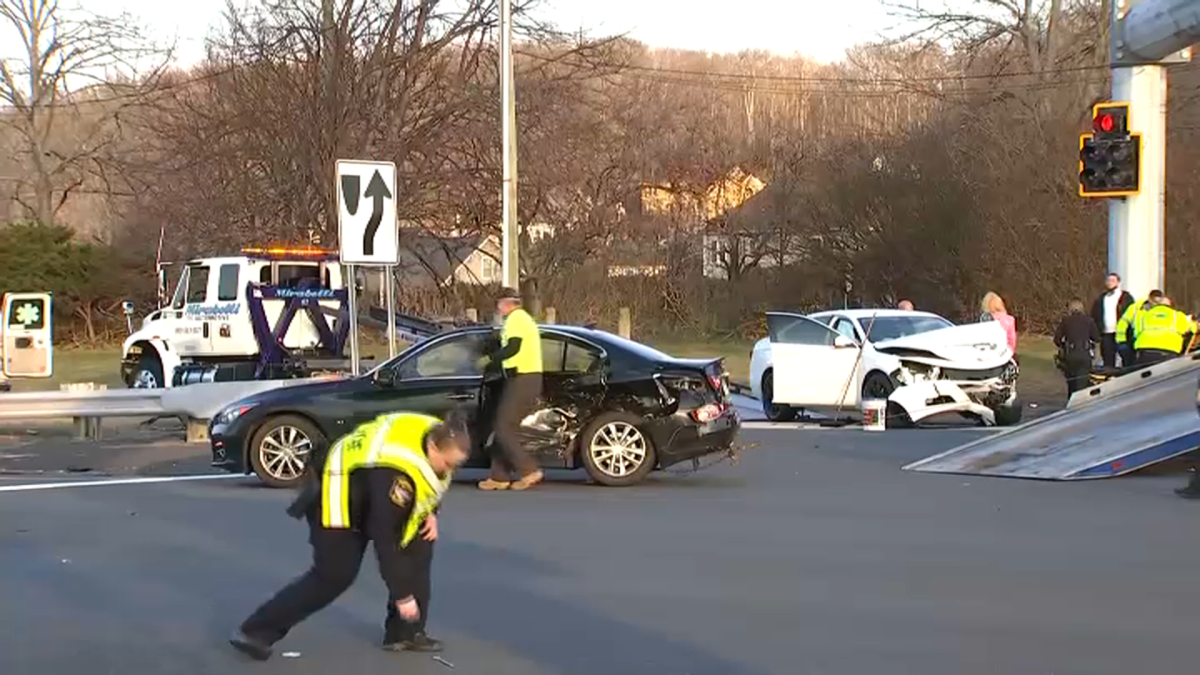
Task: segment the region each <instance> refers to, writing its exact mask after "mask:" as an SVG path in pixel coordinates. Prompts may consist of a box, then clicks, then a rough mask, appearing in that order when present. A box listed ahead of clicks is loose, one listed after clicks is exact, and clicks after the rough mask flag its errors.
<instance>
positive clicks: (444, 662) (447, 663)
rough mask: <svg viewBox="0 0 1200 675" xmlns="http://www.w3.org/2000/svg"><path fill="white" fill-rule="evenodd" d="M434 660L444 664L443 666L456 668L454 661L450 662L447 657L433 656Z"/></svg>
mask: <svg viewBox="0 0 1200 675" xmlns="http://www.w3.org/2000/svg"><path fill="white" fill-rule="evenodd" d="M433 660H434V661H437V662H438V663H440V664H442V665H443V666H446V667H447V668H454V664H453V663H450V662H449V661H447V660H446V659H443V658H442V657H440V656H435V657H433Z"/></svg>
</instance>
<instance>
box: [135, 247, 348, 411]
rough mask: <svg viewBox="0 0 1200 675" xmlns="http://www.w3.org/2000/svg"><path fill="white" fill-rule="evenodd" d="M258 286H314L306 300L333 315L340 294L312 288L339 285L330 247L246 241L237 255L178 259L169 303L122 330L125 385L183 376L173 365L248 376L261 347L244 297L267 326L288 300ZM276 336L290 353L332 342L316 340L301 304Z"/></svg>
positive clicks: (209, 375) (212, 375) (209, 374)
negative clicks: (258, 306) (126, 334)
mask: <svg viewBox="0 0 1200 675" xmlns="http://www.w3.org/2000/svg"><path fill="white" fill-rule="evenodd" d="M260 288H272V289H285V290H286V289H300V288H304V289H308V291H309V292H316V293H317V295H318V298H316V299H312V300H309V302H312V303H315V304H317V305H318V306H319V310H320V312H321V313H322V314H324V315H327V316H335V317H337V315H338V313H339V310H340V309H341V302H340V301H339V300H338V299H336V298H332V295H333V294H332V293H326V294H325V295H323V296H322V295H321V294H320V292H321V291H325V292H328V291H339V290H342V289H344V280H343V276H342V267H341V265H340V264H339V263H338V259H337V254H336V253H333V252H329V251H324V250H319V249H295V248H249V249H243V250H242V255H240V256H231V257H220V258H202V259H196V260H192V261H189V262H188V263H186V264H185V265H183V267H182V270H181V272H180V274H179V277H178V280H177V281H176V283H175V292H174V294H173V295H172V296H171V300H170V303H169V304H167V305H165V306H163V307H160V308H159V309H158V310H156V311H154V312H152V313H151V314H150V315H149V316H147V317H146V318H145V319H143V320H142V324H141V327H140V328H139V329H137V330H135V331H134V332H133V333H132V334H131V335H130V336H129V337H128V338H126V340H125V343H124V345H123V349H122V360H121V376H122V379H123V380H124V381H125V383H126V385H128V386H130V387H138V388H159V387H172V386H176V385H177V384H184V383H187V382H178V380H179V379H180V378H179V376H178V375H179V373H177V369H178V370H180V371H184V370H186V371H189V372H190V373H200V374H201V375H200V378H199V379H198V380H197V379H196V378H188V382H190V381H203V380H212V379H218V380H246V379H255V377H256V369H258V368H259V363H260V356H262V352H263V348H262V347H261V346H260V335H259V334H256V331H255V326H254V321H253V317H252V312H251V309H252V308H251V304H252V303H255V302H257V303H261V307H262V312H263V314H265V318H266V323H267V324H268V326H269V327H270V329H271V331H274V330H275V328H276V327H277V326H278V325H279V321H280V317H281V315H282V314H283V313H284V311H285V309H286V305H287V302H288V301H287V300H285V299H283V298H280V297H264V296H263V293H262V292H261V291H259V289H260ZM248 294H251V295H252V296H253V297H248ZM343 295H344V294H343ZM285 297H286V295H285ZM326 297H329V298H330V299H325V298H326ZM339 320H343V319H341V317H337V318H334V319H333V320H332V322H333V323H334V330H335V331H336V330H337V329H338V328H339V326H338V325H337V323H338V321H339ZM280 342H281V343H282V346H283V347H284V348H285V349H286V350H287V352H288V353H289V354H293V355H297V356H303V355H322V356H329V355H330V353H329V352H330V348H331V347H332V346H331V345H326V344H323V343H322V340H321V333H320V330H319V329H318V327H317V326H316V325H314V323H313V321H312V319H311V318H310V317H309V316H308V315H306V313H304V312H297V313H295V315H294V316H293V317H292V319H291V321H290V324H289V325H288V327H287V331H286V333H285V334H284V335H283V338H282V340H280ZM334 356H338V357H340V356H341V354H336V355H334ZM180 366H184V368H180ZM218 373H220V374H218ZM259 374H261V370H259Z"/></svg>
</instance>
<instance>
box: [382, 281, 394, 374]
mask: <svg viewBox="0 0 1200 675" xmlns="http://www.w3.org/2000/svg"><path fill="white" fill-rule="evenodd" d="M395 271H396V266H395V265H388V267H387V270H386V273H385V274H384V283H385V284H387V286H386V288H387V316H388V328H387V336H388V359H392V358H394V357H395V356H396V289H395V284H396V275H395Z"/></svg>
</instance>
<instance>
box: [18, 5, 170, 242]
mask: <svg viewBox="0 0 1200 675" xmlns="http://www.w3.org/2000/svg"><path fill="white" fill-rule="evenodd" d="M0 19H3V23H5V24H7V25H8V27H9V28H11V29H13V30H14V31H15V32H16V33H17V34H18V35H20V37H21V52H22V53H21V55H20V56H18V57H13V58H7V59H4V60H2V61H0V102H3V103H4V104H6V105H7V106H8V107H9V108H10V109H9V110H8V111H5V112H4V114H3V115H2V116H0V123H2V124H3V125H4V127H6V128H9V129H12V130H13V131H15V133H16V134H17V135H18V136H19V138H20V142H19V144H18V148H19V154H20V156H21V158H22V159H23V160H24V163H25V164H26V169H27V171H28V175H29V178H28V179H27V180H20V181H18V183H17V189H16V191H15V192H16V195H15V198H16V200H17V201H18V202H19V203H20V204H22V205H23V206H24V207H25V208H26V210H28V211H29V212H30V213H31V214H32V215H33V217H35V218H36V219H37V220H38V221H40V222H43V223H47V224H48V223H52V222H54V219H55V216H56V214H57V213H58V211H59V209H61V208H62V207H63V205H64V204H66V202H67V200H68V199H69V198H70V196H71V194H72V192H73V191H75V190H78V189H79V188H82V187H83V186H84V185H85V183H86V182H87V180H88V178H89V176H95V177H98V178H100V179H101V180H102V181H104V182H105V183H106V184H107V183H108V179H107V177H108V167H107V166H106V162H105V152H106V149H107V148H108V146H110V145H111V144H112V143H114V142H115V140H116V139H117V137H118V134H117V133H116V131H117V129H118V128H119V126H120V116H121V113H122V112H123V111H125V110H127V109H128V108H129V107H130V106H133V105H136V104H138V102H139V101H140V100H141V99H142V97H143V96H144V95H145V94H146V93H148V92H149V91H151V90H152V89H153V87H154V84H155V80H156V77H157V75H158V74H159V73H161V71H162V69H163V67H164V66H165V64H166V62H167V57H168V56H169V52H167V51H166V50H162V49H156V48H154V47H153V46H151V45H149V44H147V43H146V42H145V41H144V40H142V39H141V38H140V37H139V36H138V31H137V28H136V26H135V25H133V24H132V22H131V21H130V20H129V19H128V17H117V18H110V17H103V16H99V15H95V14H90V13H86V12H84V11H83V10H78V11H73V12H72V11H66V10H63V9H62V8H60V7H59V3H58V1H57V0H0ZM65 126H70V127H72V128H71V130H70V131H71V133H65V132H64V127H65ZM30 184H31V185H30Z"/></svg>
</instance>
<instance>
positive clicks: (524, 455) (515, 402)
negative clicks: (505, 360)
mask: <svg viewBox="0 0 1200 675" xmlns="http://www.w3.org/2000/svg"><path fill="white" fill-rule="evenodd" d="M541 395H542V374H541V373H524V374H519V375H513V376H511V377H509V378H507V379H506V380H505V381H504V385H503V388H502V389H501V390H500V403H499V405H498V406H497V407H496V423H495V431H496V446H498V447H497V448H494V449H493V452H492V475H491V477H492V480H499V481H507V480H509V474H510V472H513V471H515V472H516V473H517V475H518V476H525V475H528V474H530V473H532V472H533V471H535V470H536V469H537V462H535V461H534V459H533V457H531V456H530V455H529V453H528V452H526V451H525V448H523V447H522V446H521V420H523V419H525V416H526V415H528V414H529V413H531V412H533V409H534V406H536V405H537V400H538V397H539V396H541ZM497 450H498V451H499V452H497Z"/></svg>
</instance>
